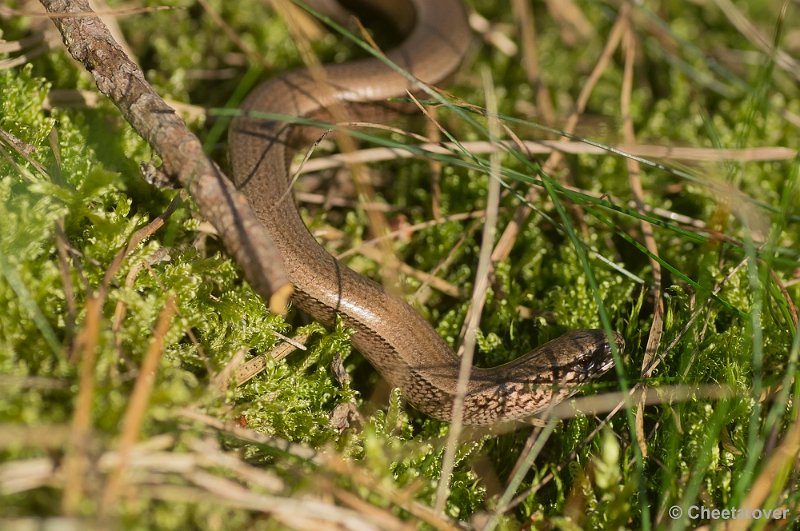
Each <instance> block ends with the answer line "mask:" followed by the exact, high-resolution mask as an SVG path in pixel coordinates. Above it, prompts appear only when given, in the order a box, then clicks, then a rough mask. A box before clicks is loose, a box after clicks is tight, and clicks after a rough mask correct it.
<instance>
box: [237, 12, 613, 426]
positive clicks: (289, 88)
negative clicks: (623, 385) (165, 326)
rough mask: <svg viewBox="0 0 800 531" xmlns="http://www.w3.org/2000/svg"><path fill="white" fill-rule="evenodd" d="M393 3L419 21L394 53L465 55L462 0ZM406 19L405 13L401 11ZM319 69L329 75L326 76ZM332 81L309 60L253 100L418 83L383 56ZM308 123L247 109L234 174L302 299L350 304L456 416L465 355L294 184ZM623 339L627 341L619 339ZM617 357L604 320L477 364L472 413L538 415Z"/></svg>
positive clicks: (473, 416)
mask: <svg viewBox="0 0 800 531" xmlns="http://www.w3.org/2000/svg"><path fill="white" fill-rule="evenodd" d="M383 3H385V4H386V5H385V6H382V5H378V6H377V8H378V9H390V10H392V11H391V14H392V16H393V17H395V19H396V20H400V21H401V22H400V25H401V26H404V25H405V26H410V27H411V29H410V33H409V34H408V36H407V38H406V40H405V41H404V42H403V44H402V45H401V46H400V47H399V48H397V49H395V50H393V51H391V52H389V53H388V54H387V55H388V58H389V59H390V60H391V61H393V62H394V63H396V64H398V65H399V66H401V67H402V68H403V69H405V70H407V71H409V72H411V73H412V74H413V75H414V76H416V77H417V78H419V79H420V80H422V81H424V82H426V83H431V84H432V83H436V82H438V81H439V80H441V79H443V78H444V77H446V76H448V75H449V74H451V73H452V72H454V70H455V69H456V68H457V66H458V65H459V63H460V61H461V59H462V57H463V56H464V54H465V52H466V50H467V46H468V44H469V37H470V36H469V28H468V26H467V22H466V15H465V12H464V7H463V5H462V4H461V2H460V0H406V1H404V2H403V1H401V0H395V1H393V2H392V1H389V2H383ZM402 21H405V22H402ZM316 77H319V76H316ZM323 77H324V80H320V79H315V76H312V75H311V73H310V72H308V71H307V70H298V71H293V72H290V73H289V74H287V75H285V76H283V77H280V78H277V79H274V80H271V81H268V82H266V83H265V84H263V85H261V86H260V87H258V88H257V89H256V90H255V91H254V92H253V93H252V94H251V95H250V96H249V97H248V98H247V100H246V102H245V104H244V105H243V109H244V110H245V111H250V112H251V113H252V112H263V113H278V114H289V115H295V116H301V117H309V116H313V117H326V116H329V113H327V109H328V108H329V107H331V106H332V105H344V106H345V107H346V110H347V111H348V112H349V113H350V115H351V116H352V115H353V114H355V115H356V116H359V117H360V116H363V113H368V112H369V111H362V110H361V108H360V107H359V105H358V103H360V102H372V101H382V100H386V99H387V98H390V97H394V96H403V95H405V94H406V91H407V90H411V91H413V87H412V86H411V84H410V82H409V81H408V80H407V79H406V78H404V77H403V76H401V75H400V74H398V73H396V72H394V71H393V70H391V69H390V68H389V67H388V66H386V65H385V64H384V63H382V62H381V61H380V60H378V59H375V58H369V59H363V60H360V61H356V62H352V63H348V64H344V65H335V66H329V67H326V68H325V72H324V76H323ZM319 133H320V131H319V130H317V131H316V132H315V133H313V134H312V133H311V132H309V131H308V128H305V127H303V128H298V127H294V126H290V125H287V124H285V123H281V122H275V121H268V120H261V119H258V118H255V117H252V116H249V117H248V116H245V117H241V118H237V119H236V120H235V121H234V123H233V124H232V126H231V131H230V137H229V144H230V153H231V163H232V166H233V176H234V180H235V182H236V184H237V186H238V187H239V188H240V189H242V190H243V191H244V192H245V193H246V195H247V196H248V199H249V201H250V202H251V205H252V207H253V209H254V210H255V212H256V214H257V216H258V217H259V219H260V220H261V222H262V223H263V224H264V226H265V227H266V228H267V230H269V232H270V233H271V235H272V237H273V239H274V241H275V243H276V245H277V247H278V250H279V252H280V254H281V257H282V259H283V260H284V263H285V265H286V269H287V270H288V272H289V275H290V277H291V281H292V283H293V284H294V286H295V296H294V298H293V300H294V302H295V304H296V306H298V307H299V308H300V309H302V310H303V311H304V312H306V313H308V314H309V315H311V316H312V317H313V318H314V319H317V320H319V321H321V322H322V323H325V324H327V325H330V324H332V323H333V322H334V321H335V318H336V315H337V314H338V315H340V316H341V317H342V319H343V320H344V322H345V324H346V325H347V326H348V327H350V328H352V329H353V330H354V332H355V333H354V336H353V343H354V345H355V346H356V348H358V350H359V351H361V353H362V354H363V355H364V356H365V357H366V358H367V359H368V360H369V361H370V363H371V364H372V365H373V366H374V367H375V368H376V369H377V370H378V371H379V372H380V373H381V375H382V376H383V377H384V378H385V379H386V380H387V381H388V382H389V384H390V385H392V386H394V387H398V388H399V389H400V390H401V392H402V394H403V395H404V397H405V398H406V399H407V400H408V401H409V402H411V403H412V404H413V405H414V406H416V407H417V408H418V409H420V410H422V411H423V412H425V413H427V414H429V415H431V416H433V417H436V418H439V419H443V420H450V416H451V412H452V404H453V398H454V395H455V390H456V383H457V379H458V372H459V359H458V358H457V357H456V356H455V354H454V353H453V352H452V350H451V349H450V348H449V347H448V346H447V345H446V344H445V342H444V341H443V340H442V339H441V338H440V337H439V336H438V335H437V334H436V332H435V331H434V329H433V328H432V327H431V326H430V324H429V323H428V322H427V321H425V320H424V319H423V318H422V317H421V316H420V315H419V314H418V313H417V312H416V311H414V310H413V309H412V308H411V307H410V306H409V305H407V304H406V303H405V302H403V301H402V300H399V299H398V298H396V297H394V296H392V295H390V294H389V293H387V292H386V291H385V290H384V288H383V287H382V286H381V285H379V284H377V283H375V282H373V281H372V280H370V279H367V278H365V277H363V276H361V275H359V274H357V273H355V272H354V271H352V270H351V269H349V268H348V267H347V266H345V265H344V264H341V263H339V262H338V261H337V260H336V259H335V258H333V257H332V256H331V255H330V254H328V252H326V251H325V250H324V249H323V248H322V247H321V246H320V245H319V244H318V243H317V241H316V240H315V239H314V237H313V236H312V235H311V234H310V233H309V231H308V229H307V228H306V226H305V225H304V223H303V221H302V219H301V217H300V214H299V212H298V210H297V207H296V205H295V202H294V200H293V197H292V196H291V194H288V193H286V192H287V189H288V187H289V186H290V174H289V167H288V162H287V161H288V159H289V156H290V155H291V154H293V153H294V149H293V147H292V146H294V145H297V141H298V139H300V138H307V137H309V136H318V135H319ZM618 344H619V346H620V347H621V340H619V339H618ZM611 366H612V361H611V354H610V345H609V343H608V341H607V339H606V335H605V333H604V332H602V331H600V330H579V331H574V332H569V333H568V334H566V335H564V336H562V337H560V338H558V339H556V340H554V341H551V342H549V343H547V344H545V345H543V346H541V347H539V348H538V349H536V350H534V351H532V352H530V353H528V354H526V355H525V356H522V357H521V358H519V359H517V360H514V361H512V362H510V363H508V364H505V365H502V366H500V367H494V368H490V369H482V368H473V370H472V375H471V378H470V383H469V388H468V392H467V395H466V399H465V408H464V422H465V423H467V424H473V425H487V424H492V423H495V422H498V421H506V420H514V419H520V418H523V417H527V416H530V415H532V414H534V413H536V412H537V411H540V410H542V409H543V408H546V407H547V406H548V405H550V404H553V403H556V402H558V401H560V400H563V399H564V398H565V397H567V396H569V395H571V394H573V393H574V392H575V391H576V390H577V388H578V386H579V385H580V384H582V383H584V382H586V381H588V380H589V379H591V378H594V377H596V376H597V375H599V374H602V373H603V372H605V371H607V370H608V369H609V368H610V367H611Z"/></svg>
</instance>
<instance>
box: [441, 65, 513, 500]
mask: <svg viewBox="0 0 800 531" xmlns="http://www.w3.org/2000/svg"><path fill="white" fill-rule="evenodd" d="M482 78H483V87H484V90H485V91H486V107H487V109H488V110H489V132H490V134H491V135H492V137H493V138H499V135H500V125H499V123H498V121H497V119H496V118H494V116H497V97H496V95H495V92H494V80H492V77H491V73H490V72H489V70H483V71H482ZM499 205H500V157H499V154H496V153H495V154H494V155H492V158H491V168H490V174H489V193H488V196H487V198H486V219H485V221H484V226H483V237H482V240H481V253H480V256H479V257H478V269H477V271H476V272H475V286H474V287H473V290H472V300H471V301H470V307H469V312H468V313H467V317H466V319H465V328H464V334H463V337H464V342H463V344H462V345H461V347H460V348H459V351H458V354H459V355H460V356H461V369H460V371H459V375H458V385H457V387H456V395H455V398H454V400H453V416H452V422H451V423H450V430H449V431H448V433H447V446H446V447H445V453H444V457H443V458H442V474H441V477H440V478H439V486H438V488H437V490H436V503H435V506H434V509H435V511H436V512H442V511H443V510H444V506H445V503H446V502H447V496H448V493H449V490H450V487H449V485H450V476H451V474H452V473H453V466H454V465H455V455H456V450H457V448H458V438H459V436H460V435H461V428H462V426H463V415H464V397H465V396H466V394H467V386H468V385H469V375H470V371H471V370H472V359H473V354H474V350H475V332H476V331H477V328H478V324H479V323H480V317H481V313H482V312H483V305H484V303H485V301H486V293H487V290H488V287H489V275H490V274H491V266H492V261H491V249H492V245H493V244H494V238H495V234H496V231H497V213H498V209H499Z"/></svg>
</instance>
